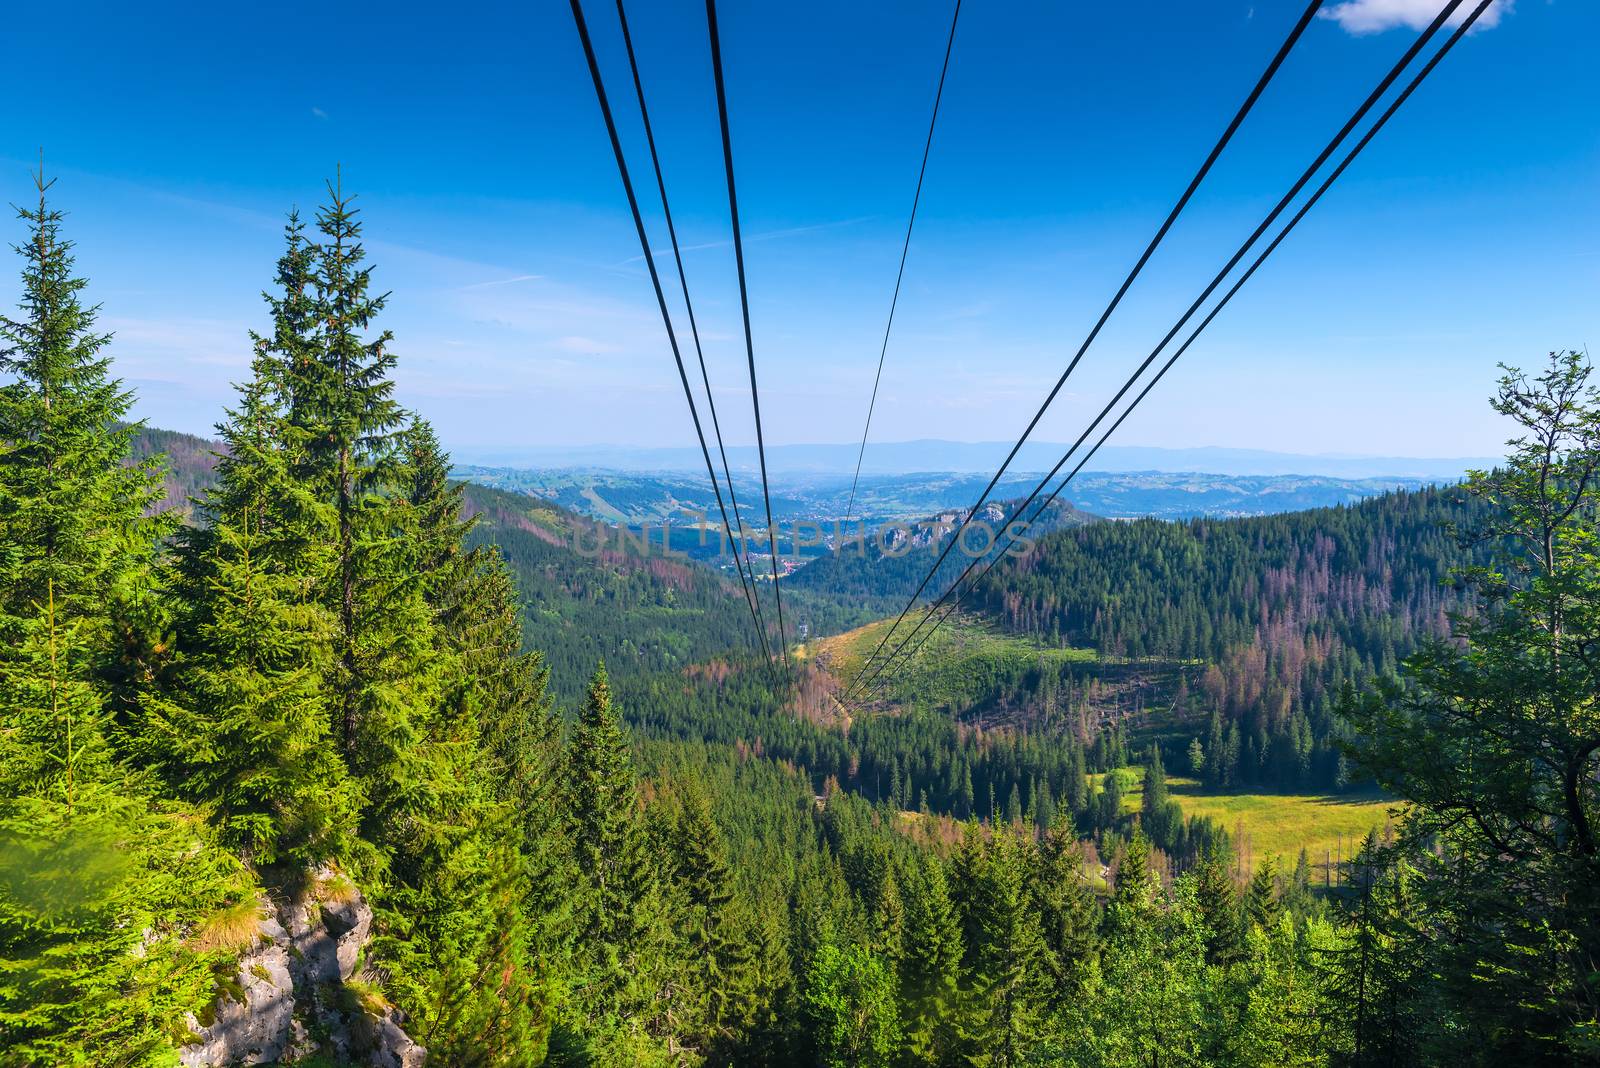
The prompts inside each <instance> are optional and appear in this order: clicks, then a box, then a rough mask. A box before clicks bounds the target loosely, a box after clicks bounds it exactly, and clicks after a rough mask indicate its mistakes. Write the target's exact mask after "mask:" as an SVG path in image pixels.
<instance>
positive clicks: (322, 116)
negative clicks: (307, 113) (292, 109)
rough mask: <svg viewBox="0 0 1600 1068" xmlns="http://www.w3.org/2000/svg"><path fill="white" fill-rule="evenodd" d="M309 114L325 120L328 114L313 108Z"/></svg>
mask: <svg viewBox="0 0 1600 1068" xmlns="http://www.w3.org/2000/svg"><path fill="white" fill-rule="evenodd" d="M311 114H313V115H315V116H316V117H317V118H319V119H325V118H327V117H328V113H327V112H326V111H323V110H322V109H321V108H315V107H314V108H312V109H311Z"/></svg>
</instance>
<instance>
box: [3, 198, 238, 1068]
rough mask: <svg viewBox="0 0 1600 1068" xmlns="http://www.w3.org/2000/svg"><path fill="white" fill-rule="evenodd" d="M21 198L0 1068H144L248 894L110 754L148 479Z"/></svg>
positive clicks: (6, 517) (6, 516) (144, 549)
mask: <svg viewBox="0 0 1600 1068" xmlns="http://www.w3.org/2000/svg"><path fill="white" fill-rule="evenodd" d="M35 184H36V188H37V191H38V201H37V206H36V207H30V208H24V209H21V210H19V212H18V215H19V216H20V218H21V219H22V220H23V221H24V222H25V224H26V225H27V228H28V237H27V240H26V241H25V242H23V243H22V244H20V245H17V246H15V247H16V251H17V252H18V254H19V255H20V256H21V258H22V260H23V269H22V300H21V305H20V311H19V314H18V316H17V317H15V318H12V317H9V316H8V317H5V318H3V319H0V346H3V347H0V372H3V373H4V375H5V376H6V377H7V378H8V379H9V380H8V381H7V382H6V384H5V385H4V386H0V564H3V566H0V974H3V975H4V976H5V980H4V982H3V983H0V1050H4V1051H5V1052H4V1054H0V1057H3V1058H4V1059H5V1060H6V1061H7V1062H8V1063H15V1064H28V1065H32V1064H112V1063H118V1064H145V1063H165V1062H167V1061H171V1060H175V1059H176V1050H175V1048H174V1047H175V1046H176V1045H177V1043H178V1042H179V1041H180V1040H181V1038H182V1036H183V1028H182V1023H181V1021H182V1017H183V1014H184V1012H186V1011H188V1010H193V1009H198V1008H199V1007H200V1006H201V1005H202V1004H204V1002H205V1001H206V1000H208V998H209V996H210V993H211V987H212V982H213V980H212V970H213V969H214V968H216V967H218V966H221V965H223V964H224V963H225V962H226V961H227V960H228V959H230V957H231V951H230V949H229V948H221V949H216V950H212V949H208V948H206V947H205V946H204V945H203V944H202V943H199V942H196V941H191V940H190V939H189V938H188V937H187V936H188V935H189V934H190V933H191V932H193V931H195V930H196V929H197V926H198V925H200V924H201V923H203V921H204V920H205V919H206V917H207V916H208V914H209V913H211V912H213V911H214V910H217V909H219V908H222V907H224V906H229V905H237V904H239V903H240V902H244V903H246V906H247V907H248V901H249V899H250V895H252V894H253V887H251V886H250V884H249V880H248V879H247V877H246V876H245V874H244V872H243V871H242V870H241V868H240V866H239V864H238V863H237V861H235V860H233V859H232V858H231V857H228V856H227V855H226V854H224V853H222V852H221V851H220V850H218V849H217V848H216V845H215V842H214V841H213V840H212V838H211V837H210V835H209V833H208V830H207V828H206V826H205V824H204V822H203V821H202V820H201V819H199V818H198V814H197V813H196V812H195V811H194V810H192V809H190V808H188V807H185V806H181V805H172V804H163V803H159V802H158V801H157V800H156V799H155V798H153V797H152V796H151V795H150V793H149V791H148V789H147V787H148V786H149V783H148V781H147V778H148V777H147V776H144V775H141V774H138V773H137V772H135V771H134V770H133V769H131V768H129V767H128V766H127V764H126V762H125V760H124V754H122V753H120V752H119V751H118V748H117V742H118V740H119V738H120V736H121V735H122V733H123V732H124V731H125V729H126V728H127V724H126V723H123V722H120V720H121V718H122V717H123V716H125V715H126V713H127V711H128V709H127V707H126V706H124V705H121V704H119V705H118V706H117V707H112V706H111V704H110V701H111V698H112V695H113V694H114V693H116V692H117V691H118V690H120V689H122V687H123V685H124V684H125V683H126V682H127V681H128V680H129V678H130V677H134V676H137V675H138V674H139V672H138V671H132V672H130V671H129V670H128V669H129V667H130V664H129V660H128V658H127V656H126V648H125V646H124V642H125V640H126V638H127V636H128V635H129V633H130V631H131V630H132V629H134V628H135V627H137V626H138V622H137V617H138V616H140V615H141V614H142V613H147V612H149V611H150V609H151V605H150V600H151V596H152V590H153V582H152V563H153V559H152V558H153V552H154V549H155V545H156V542H157V540H158V539H159V537H160V536H161V535H162V533H164V531H165V530H167V529H169V527H168V524H167V523H166V522H165V521H164V520H161V519H152V518H149V517H148V513H149V512H150V511H151V510H152V509H153V508H154V506H155V503H156V501H157V500H158V498H159V495H160V488H159V486H160V481H159V477H158V474H157V471H156V467H155V464H153V463H144V464H135V463H132V462H130V456H129V443H130V440H131V438H132V436H133V435H134V434H135V433H136V432H137V429H138V428H137V426H136V425H134V424H131V423H129V422H127V414H128V409H129V405H130V402H131V397H130V395H129V394H128V393H127V391H125V390H124V389H123V388H122V386H121V384H120V383H119V382H118V381H116V380H115V379H113V378H112V377H111V375H110V361H109V358H108V356H107V355H106V354H105V351H104V350H105V346H106V344H107V342H108V341H109V337H108V336H107V335H105V334H102V333H99V332H98V331H97V330H96V328H95V319H96V309H95V308H93V307H85V306H84V304H83V303H82V301H81V299H80V294H81V293H82V291H83V289H84V287H85V286H86V284H87V283H86V282H85V280H84V279H82V278H80V277H77V276H76V275H75V274H74V272H73V256H72V245H71V243H70V242H68V241H67V240H65V239H64V238H63V237H62V234H61V223H62V213H61V212H60V211H59V210H57V209H55V208H53V207H52V206H51V205H50V203H49V202H48V200H47V197H46V194H47V191H48V190H49V188H50V185H51V183H49V182H47V181H46V180H45V179H44V176H43V173H42V171H41V172H40V173H39V174H38V175H37V176H36V178H35ZM114 687H115V689H114ZM114 715H115V716H116V717H117V719H118V720H119V722H114V721H113V716H114Z"/></svg>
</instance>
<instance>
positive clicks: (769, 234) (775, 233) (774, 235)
mask: <svg viewBox="0 0 1600 1068" xmlns="http://www.w3.org/2000/svg"><path fill="white" fill-rule="evenodd" d="M871 218H873V216H871V215H859V216H857V217H856V218H854V219H840V220H838V221H837V222H825V223H816V224H814V225H811V226H791V227H789V228H788V229H787V230H768V231H766V232H765V233H759V234H746V235H745V237H744V243H745V244H747V245H753V244H755V243H756V242H758V241H778V240H781V239H782V238H785V237H799V236H800V235H802V234H813V233H816V232H817V231H819V230H837V229H839V228H840V227H843V226H855V225H856V224H857V223H864V222H866V221H867V220H869V219H871ZM732 246H733V238H731V237H730V238H728V239H727V240H726V241H705V242H702V243H701V244H698V245H680V246H678V247H679V249H680V250H682V251H684V252H703V251H704V250H706V249H710V248H731V247H732ZM650 252H651V254H652V255H655V256H670V255H671V254H672V250H671V249H670V248H655V249H651V250H650ZM643 259H644V257H643V256H630V257H628V258H627V259H625V260H623V261H622V262H621V263H619V264H617V266H618V267H622V266H626V265H627V264H630V263H639V262H640V261H642V260H643Z"/></svg>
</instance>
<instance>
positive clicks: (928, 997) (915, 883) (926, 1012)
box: [900, 856, 963, 1065]
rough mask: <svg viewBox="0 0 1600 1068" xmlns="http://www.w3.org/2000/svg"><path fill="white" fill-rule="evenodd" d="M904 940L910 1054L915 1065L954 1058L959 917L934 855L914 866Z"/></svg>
mask: <svg viewBox="0 0 1600 1068" xmlns="http://www.w3.org/2000/svg"><path fill="white" fill-rule="evenodd" d="M904 944H905V956H904V957H903V958H902V960H901V962H900V997H901V1003H902V1005H903V1006H904V1009H903V1012H902V1016H903V1018H904V1024H905V1039H906V1050H907V1053H908V1054H909V1055H910V1057H911V1058H912V1060H913V1061H914V1062H915V1063H917V1064H929V1065H947V1064H951V1063H954V1058H955V1057H956V1055H957V1051H958V1049H959V1048H960V1043H961V1041H962V1027H961V1018H960V1017H961V1008H962V1006H961V1002H960V989H959V986H960V976H961V959H962V955H963V954H962V944H961V922H960V918H959V917H958V916H957V915H956V910H955V905H954V903H953V902H952V901H951V898H950V888H949V884H948V882H947V881H946V879H945V874H944V865H943V864H942V863H941V862H940V861H939V858H938V857H936V856H929V857H925V858H923V859H922V860H921V861H920V862H918V863H916V864H914V865H913V866H912V868H911V872H910V884H909V886H908V888H907V892H906V895H905V943H904Z"/></svg>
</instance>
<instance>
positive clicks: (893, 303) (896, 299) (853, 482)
mask: <svg viewBox="0 0 1600 1068" xmlns="http://www.w3.org/2000/svg"><path fill="white" fill-rule="evenodd" d="M620 2H621V0H618V3H620ZM960 19H961V0H956V9H955V13H954V14H953V15H951V16H950V37H949V39H948V40H947V41H946V42H945V46H944V65H943V66H941V67H940V68H939V87H938V88H937V89H935V90H934V93H933V117H932V118H930V119H929V120H928V139H927V141H925V142H924V143H923V146H922V166H921V167H919V168H918V169H917V191H916V192H915V193H914V194H912V197H911V216H910V218H909V219H908V220H907V221H906V239H905V242H904V243H903V244H902V245H901V246H900V269H899V270H898V271H896V272H895V276H894V296H892V297H890V298H889V321H888V322H887V323H885V324H884V327H883V344H882V345H881V346H880V347H879V349H878V370H877V373H876V374H875V375H873V378H872V399H871V400H869V401H868V402H867V421H866V423H865V425H863V426H862V428H861V448H859V449H858V450H856V473H855V475H854V476H853V477H852V478H851V479H850V500H849V501H848V502H847V503H846V504H845V506H844V525H845V526H847V527H848V526H849V525H850V514H851V512H852V511H853V510H854V509H855V504H856V486H857V485H858V484H859V483H860V482H861V460H862V458H863V457H865V456H866V454H867V434H868V432H869V431H871V429H872V413H873V411H874V410H875V409H876V408H877V406H878V384H879V383H880V382H882V381H883V359H884V357H885V356H886V355H888V352H889V333H890V331H892V330H893V329H894V312H895V308H896V307H898V306H899V304H900V283H901V282H903V281H905V277H906V257H907V255H908V254H909V253H910V252H911V231H912V229H913V228H914V227H915V226H916V225H917V206H918V205H919V204H920V203H921V202H922V180H923V179H924V178H926V177H927V175H928V156H929V154H930V153H931V152H932V151H933V131H934V129H935V128H936V127H937V126H938V125H939V102H940V101H941V100H943V99H944V80H945V76H946V75H947V74H949V73H950V53H951V52H952V51H954V49H955V44H956V23H957V22H959V21H960Z"/></svg>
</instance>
